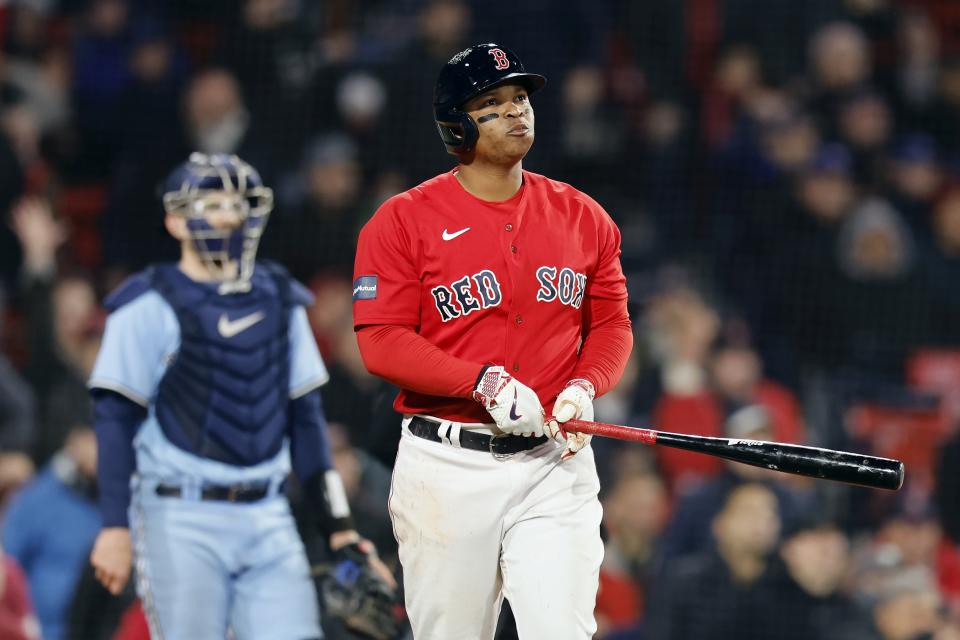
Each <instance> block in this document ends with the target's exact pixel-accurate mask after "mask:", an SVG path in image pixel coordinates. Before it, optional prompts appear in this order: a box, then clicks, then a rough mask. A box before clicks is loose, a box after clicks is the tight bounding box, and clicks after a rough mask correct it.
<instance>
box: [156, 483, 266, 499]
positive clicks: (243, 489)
mask: <svg viewBox="0 0 960 640" xmlns="http://www.w3.org/2000/svg"><path fill="white" fill-rule="evenodd" d="M282 490H283V487H282V486H281V487H280V489H278V493H279V492H280V491H282ZM156 491H157V495H158V496H163V497H165V498H180V497H182V496H183V487H178V486H176V485H172V484H158V485H157V489H156ZM268 493H270V483H269V482H258V483H241V484H231V485H206V486H204V487H203V488H202V489H201V490H200V499H201V500H219V501H221V502H258V501H260V500H263V499H264V498H266V497H267V494H268Z"/></svg>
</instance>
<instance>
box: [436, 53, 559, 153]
mask: <svg viewBox="0 0 960 640" xmlns="http://www.w3.org/2000/svg"><path fill="white" fill-rule="evenodd" d="M511 80H512V81H516V82H520V83H522V84H523V85H524V86H526V88H527V92H528V93H533V92H534V91H537V90H538V89H540V88H541V87H543V85H545V84H546V83H547V79H546V78H544V77H543V76H541V75H537V74H535V73H527V71H526V69H524V68H523V63H522V62H520V58H518V57H517V54H515V53H514V52H513V51H511V50H510V49H507V48H506V47H502V46H500V45H498V44H494V43H492V42H491V43H487V44H478V45H474V46H472V47H469V48H467V49H464V50H463V51H461V52H460V53H458V54H457V55H455V56H453V57H452V58H450V61H449V62H447V64H445V65H443V69H441V70H440V75H439V77H438V78H437V84H436V87H435V89H434V93H433V115H434V119H435V120H436V121H437V129H438V130H439V131H440V137H441V138H442V139H443V143H444V144H445V145H447V150H448V151H450V152H451V153H463V152H466V151H469V150H470V149H472V148H473V145H474V144H476V142H477V138H478V137H479V135H480V131H479V130H478V129H477V123H476V122H474V121H473V118H471V117H470V116H469V115H467V113H466V112H464V111H463V110H462V107H463V104H464V103H465V102H466V101H467V100H469V99H470V98H473V97H475V96H478V95H480V94H481V93H483V92H484V91H486V90H487V89H490V88H492V87H495V86H496V85H499V84H504V83H505V82H507V81H511Z"/></svg>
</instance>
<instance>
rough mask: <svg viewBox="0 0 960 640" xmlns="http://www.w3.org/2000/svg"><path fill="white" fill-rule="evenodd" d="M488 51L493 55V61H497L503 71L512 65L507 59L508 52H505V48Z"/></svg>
mask: <svg viewBox="0 0 960 640" xmlns="http://www.w3.org/2000/svg"><path fill="white" fill-rule="evenodd" d="M487 53H489V54H490V55H492V56H493V61H494V62H495V63H496V67H497V70H498V71H503V70H504V69H506V68H507V67H509V66H510V61H509V60H508V59H507V54H506V53H504V52H503V49H490V50H489V51H487Z"/></svg>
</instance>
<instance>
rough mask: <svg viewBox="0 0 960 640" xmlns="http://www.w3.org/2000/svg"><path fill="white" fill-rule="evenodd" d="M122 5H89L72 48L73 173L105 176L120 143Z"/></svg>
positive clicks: (125, 75) (124, 74) (120, 1)
mask: <svg viewBox="0 0 960 640" xmlns="http://www.w3.org/2000/svg"><path fill="white" fill-rule="evenodd" d="M128 18H129V7H128V5H127V2H126V0H92V2H90V3H89V5H88V7H87V10H86V14H85V16H84V28H83V29H82V30H81V31H80V33H79V34H78V37H77V38H76V40H75V41H74V45H73V73H72V81H73V91H72V97H73V104H74V107H75V110H74V114H75V117H76V125H77V128H78V131H79V135H80V147H79V148H80V149H81V153H80V156H81V157H80V159H79V160H78V161H77V162H76V163H75V167H74V170H75V171H77V172H82V174H83V176H84V177H94V178H99V177H105V176H106V175H107V172H108V170H109V165H110V162H111V160H112V159H113V154H114V152H115V151H116V149H115V147H116V144H117V143H119V141H120V139H121V138H120V136H119V135H118V134H119V133H120V132H119V131H118V129H117V128H116V123H117V122H118V116H120V112H119V108H118V107H119V104H118V102H117V98H118V97H119V96H120V94H121V93H122V92H123V90H124V89H125V88H126V86H127V85H128V83H129V81H130V69H129V67H128V65H127V58H128V53H129V42H128V40H127V38H126V35H127V24H128Z"/></svg>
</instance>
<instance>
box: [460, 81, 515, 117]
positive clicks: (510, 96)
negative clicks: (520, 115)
mask: <svg viewBox="0 0 960 640" xmlns="http://www.w3.org/2000/svg"><path fill="white" fill-rule="evenodd" d="M528 100H529V98H528V96H527V90H526V89H525V88H524V87H521V86H518V85H504V86H502V87H497V88H495V89H492V90H490V91H489V92H487V93H484V94H482V95H479V96H477V97H476V98H473V99H472V100H470V101H469V102H467V104H466V105H464V107H465V109H466V110H467V111H479V110H481V109H489V108H491V107H498V106H500V105H501V104H503V103H505V102H511V103H513V104H516V105H524V104H526V103H527V102H528Z"/></svg>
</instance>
